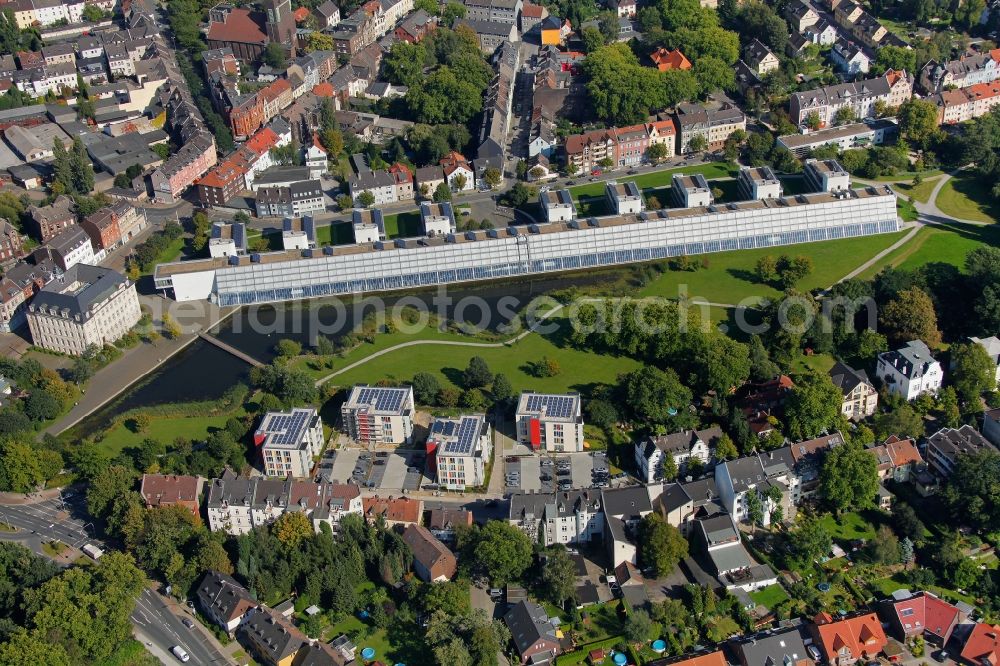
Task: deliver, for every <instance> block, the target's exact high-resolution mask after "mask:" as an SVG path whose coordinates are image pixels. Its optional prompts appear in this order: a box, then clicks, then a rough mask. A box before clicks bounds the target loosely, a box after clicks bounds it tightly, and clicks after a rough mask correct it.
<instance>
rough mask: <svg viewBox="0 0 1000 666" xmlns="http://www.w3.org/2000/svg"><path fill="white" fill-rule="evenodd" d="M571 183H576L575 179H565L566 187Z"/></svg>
mask: <svg viewBox="0 0 1000 666" xmlns="http://www.w3.org/2000/svg"><path fill="white" fill-rule="evenodd" d="M572 185H576V181H575V180H567V181H566V187H570V186H572Z"/></svg>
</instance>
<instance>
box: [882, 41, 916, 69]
mask: <svg viewBox="0 0 1000 666" xmlns="http://www.w3.org/2000/svg"><path fill="white" fill-rule="evenodd" d="M874 69H875V71H876V72H884V71H885V70H887V69H895V70H905V71H907V72H915V71H916V70H917V52H916V51H914V50H913V49H910V48H905V47H902V46H893V45H891V44H889V45H882V46H879V47H878V50H877V51H875V67H874Z"/></svg>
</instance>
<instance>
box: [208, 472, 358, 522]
mask: <svg viewBox="0 0 1000 666" xmlns="http://www.w3.org/2000/svg"><path fill="white" fill-rule="evenodd" d="M205 509H206V512H207V514H208V528H209V529H210V530H212V531H213V532H217V531H223V532H226V533H227V534H232V535H234V536H239V535H240V534H246V533H247V532H249V531H250V530H252V529H254V528H256V527H261V526H262V525H266V524H268V523H269V522H271V521H273V520H276V519H277V518H278V517H279V516H281V515H282V514H283V513H284V512H285V511H301V512H303V513H305V514H306V515H307V516H308V517H309V519H310V520H311V521H312V524H313V529H314V530H316V531H317V532H319V531H320V529H321V524H322V523H326V524H327V525H329V526H330V527H331V528H336V526H337V525H338V524H339V523H340V519H341V518H342V517H343V516H345V515H348V514H354V515H359V516H360V515H362V512H363V502H362V499H361V489H360V488H359V487H358V486H356V485H353V484H344V483H327V482H323V483H316V482H314V481H298V480H294V479H291V478H284V479H266V478H264V477H260V476H252V477H245V476H237V475H236V473H235V472H233V471H232V470H231V469H226V470H225V471H224V472H223V474H222V476H221V477H219V478H217V479H212V480H211V482H210V483H209V485H208V493H207V498H206V500H205Z"/></svg>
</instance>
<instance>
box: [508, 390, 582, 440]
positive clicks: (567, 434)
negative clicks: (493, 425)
mask: <svg viewBox="0 0 1000 666" xmlns="http://www.w3.org/2000/svg"><path fill="white" fill-rule="evenodd" d="M515 422H516V423H517V441H518V442H520V443H521V444H525V445H527V446H530V447H531V449H532V450H534V451H539V450H542V451H555V452H573V451H582V450H583V416H582V415H581V411H580V396H579V395H577V394H576V393H569V394H553V393H535V392H533V391H524V392H522V393H521V397H520V399H519V400H518V402H517V410H516V412H515Z"/></svg>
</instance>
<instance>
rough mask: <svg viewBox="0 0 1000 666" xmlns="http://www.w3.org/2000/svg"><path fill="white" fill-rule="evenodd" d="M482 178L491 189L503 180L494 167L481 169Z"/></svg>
mask: <svg viewBox="0 0 1000 666" xmlns="http://www.w3.org/2000/svg"><path fill="white" fill-rule="evenodd" d="M483 180H484V181H485V182H486V184H487V185H488V186H489V188H490V189H491V190H495V189H496V188H498V187H499V186H500V183H502V182H503V174H502V173H501V172H500V169H498V168H496V167H486V170H485V171H483Z"/></svg>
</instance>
